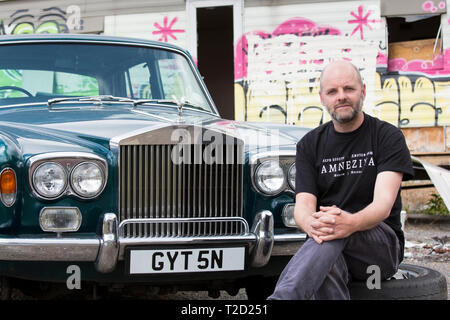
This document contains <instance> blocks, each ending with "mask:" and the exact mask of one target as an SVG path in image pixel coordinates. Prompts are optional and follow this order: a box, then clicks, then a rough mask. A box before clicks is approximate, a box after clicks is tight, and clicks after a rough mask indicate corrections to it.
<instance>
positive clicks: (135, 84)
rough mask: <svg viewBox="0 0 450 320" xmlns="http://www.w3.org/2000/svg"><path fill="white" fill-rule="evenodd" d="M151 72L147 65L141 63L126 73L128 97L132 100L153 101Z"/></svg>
mask: <svg viewBox="0 0 450 320" xmlns="http://www.w3.org/2000/svg"><path fill="white" fill-rule="evenodd" d="M149 80H150V71H149V69H148V66H147V63H140V64H137V65H135V66H133V67H131V68H129V69H128V70H127V71H126V72H125V82H126V86H127V97H128V98H132V99H151V98H152V92H151V88H150V81H149Z"/></svg>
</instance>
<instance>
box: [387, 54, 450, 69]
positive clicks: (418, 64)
mask: <svg viewBox="0 0 450 320" xmlns="http://www.w3.org/2000/svg"><path fill="white" fill-rule="evenodd" d="M388 70H389V71H400V72H422V73H425V74H428V75H444V74H446V75H448V74H449V73H450V49H447V50H445V52H444V54H443V55H438V56H436V57H435V58H434V59H433V60H418V59H416V60H411V61H406V60H405V59H403V58H394V59H389V64H388Z"/></svg>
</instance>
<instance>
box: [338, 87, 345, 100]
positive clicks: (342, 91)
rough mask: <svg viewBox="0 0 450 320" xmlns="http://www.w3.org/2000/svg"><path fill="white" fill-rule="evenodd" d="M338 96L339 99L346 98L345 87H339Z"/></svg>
mask: <svg viewBox="0 0 450 320" xmlns="http://www.w3.org/2000/svg"><path fill="white" fill-rule="evenodd" d="M337 98H338V100H339V101H344V100H346V95H345V92H344V90H343V89H338V92H337Z"/></svg>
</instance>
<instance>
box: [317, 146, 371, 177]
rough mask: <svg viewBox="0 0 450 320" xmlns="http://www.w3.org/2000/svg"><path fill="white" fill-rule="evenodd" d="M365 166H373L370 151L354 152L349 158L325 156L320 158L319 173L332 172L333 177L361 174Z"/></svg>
mask: <svg viewBox="0 0 450 320" xmlns="http://www.w3.org/2000/svg"><path fill="white" fill-rule="evenodd" d="M365 167H375V161H374V159H373V152H372V151H368V152H364V153H354V154H352V155H351V156H350V159H348V158H346V157H333V158H325V159H323V160H322V169H321V171H320V174H333V176H334V177H340V176H344V175H351V174H361V173H362V172H363V168H365Z"/></svg>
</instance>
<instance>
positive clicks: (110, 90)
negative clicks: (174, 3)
mask: <svg viewBox="0 0 450 320" xmlns="http://www.w3.org/2000/svg"><path fill="white" fill-rule="evenodd" d="M97 95H109V96H115V97H123V98H129V99H136V100H140V99H162V100H164V99H172V100H173V99H175V100H186V101H189V102H190V103H192V104H194V105H195V106H197V107H201V108H202V109H204V110H205V111H212V107H211V105H210V103H209V100H208V98H207V96H206V92H205V91H204V89H203V87H202V85H201V83H200V81H199V79H198V77H197V75H196V73H195V71H194V69H193V67H192V65H191V64H190V63H189V61H188V60H187V58H186V57H185V56H184V55H182V54H180V53H178V52H176V51H172V50H168V49H162V48H153V47H144V46H131V45H113V44H93V43H63V42H60V43H33V44H30V43H26V44H3V45H0V104H1V105H9V104H22V103H34V102H47V101H48V100H49V99H54V98H64V97H86V96H97Z"/></svg>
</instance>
